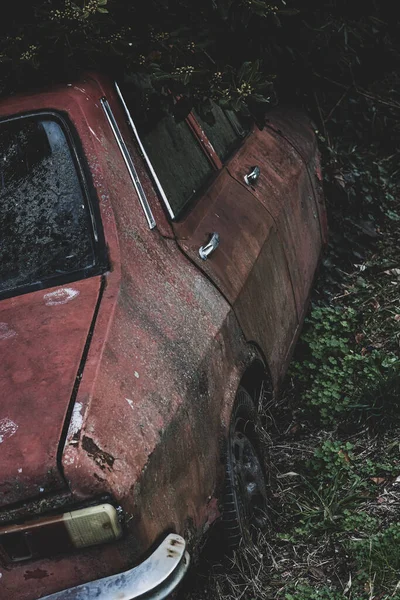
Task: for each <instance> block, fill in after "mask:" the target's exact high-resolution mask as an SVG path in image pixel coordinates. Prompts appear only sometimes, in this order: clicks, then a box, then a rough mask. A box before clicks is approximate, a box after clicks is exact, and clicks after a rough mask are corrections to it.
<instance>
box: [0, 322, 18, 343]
mask: <svg viewBox="0 0 400 600" xmlns="http://www.w3.org/2000/svg"><path fill="white" fill-rule="evenodd" d="M16 335H17V332H16V331H14V329H10V327H9V326H8V325H7V323H0V340H8V339H9V338H12V337H14V336H16Z"/></svg>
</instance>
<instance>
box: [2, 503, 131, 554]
mask: <svg viewBox="0 0 400 600" xmlns="http://www.w3.org/2000/svg"><path fill="white" fill-rule="evenodd" d="M121 535H122V529H121V525H120V523H119V520H118V514H117V511H116V509H115V508H114V507H113V506H112V505H111V504H100V505H98V506H91V507H88V508H82V509H80V510H74V511H71V512H66V513H64V514H63V515H57V516H51V517H43V518H41V519H37V520H35V521H30V522H28V523H23V524H21V525H9V526H6V527H1V528H0V551H1V553H2V554H3V556H4V558H5V559H6V560H7V559H8V561H11V562H18V561H23V560H28V559H30V558H40V557H45V556H52V555H54V554H56V553H59V552H67V551H68V550H69V551H71V550H74V549H76V548H86V547H88V546H94V545H96V544H103V543H106V542H113V541H115V540H117V539H118V538H120V537H121Z"/></svg>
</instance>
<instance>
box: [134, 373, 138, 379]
mask: <svg viewBox="0 0 400 600" xmlns="http://www.w3.org/2000/svg"><path fill="white" fill-rule="evenodd" d="M134 375H135V377H136V379H139V373H138V372H137V371H135V372H134Z"/></svg>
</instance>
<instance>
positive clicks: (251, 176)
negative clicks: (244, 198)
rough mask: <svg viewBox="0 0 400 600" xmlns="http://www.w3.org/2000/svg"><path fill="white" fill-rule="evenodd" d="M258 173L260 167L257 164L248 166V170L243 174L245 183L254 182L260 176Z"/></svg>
mask: <svg viewBox="0 0 400 600" xmlns="http://www.w3.org/2000/svg"><path fill="white" fill-rule="evenodd" d="M260 173H261V171H260V167H258V166H257V165H256V166H254V167H250V171H249V172H248V173H247V175H245V176H244V181H245V183H247V185H251V184H252V183H255V182H256V181H257V179H258V178H259V177H260Z"/></svg>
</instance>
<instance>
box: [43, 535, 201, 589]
mask: <svg viewBox="0 0 400 600" xmlns="http://www.w3.org/2000/svg"><path fill="white" fill-rule="evenodd" d="M185 547H186V543H185V540H184V539H183V538H182V537H180V536H179V535H175V534H170V535H168V536H167V537H166V538H165V540H164V541H163V542H162V543H161V544H160V545H159V546H158V548H157V549H156V550H155V551H154V552H153V554H151V555H150V556H149V558H147V559H146V560H145V561H144V562H142V563H140V565H138V566H137V567H134V568H133V569H130V570H129V571H125V572H124V573H118V574H117V575H111V576H110V577H105V578H104V579H97V580H96V581H90V582H89V583H84V584H83V585H78V586H77V587H74V588H70V589H68V590H63V591H62V592H56V593H55V594H50V596H45V597H44V598H42V600H135V599H136V598H146V600H162V599H163V598H167V597H168V596H169V594H171V593H172V592H173V591H174V589H175V588H176V587H177V586H178V585H179V583H180V582H181V581H182V578H183V577H184V575H185V573H186V571H187V570H188V568H189V560H190V559H189V554H188V553H187V552H185Z"/></svg>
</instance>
